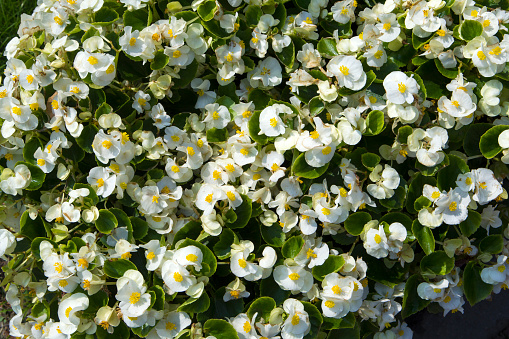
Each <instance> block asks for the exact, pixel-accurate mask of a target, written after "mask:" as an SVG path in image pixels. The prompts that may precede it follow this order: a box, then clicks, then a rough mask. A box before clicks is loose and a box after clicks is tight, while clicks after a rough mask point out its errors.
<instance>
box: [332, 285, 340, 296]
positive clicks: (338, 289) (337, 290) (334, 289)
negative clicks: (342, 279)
mask: <svg viewBox="0 0 509 339" xmlns="http://www.w3.org/2000/svg"><path fill="white" fill-rule="evenodd" d="M331 289H332V292H334V294H341V287H339V286H338V285H334V286H332V288H331Z"/></svg>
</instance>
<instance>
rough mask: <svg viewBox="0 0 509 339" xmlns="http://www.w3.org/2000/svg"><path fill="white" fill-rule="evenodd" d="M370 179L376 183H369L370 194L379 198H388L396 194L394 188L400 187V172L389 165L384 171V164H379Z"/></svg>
mask: <svg viewBox="0 0 509 339" xmlns="http://www.w3.org/2000/svg"><path fill="white" fill-rule="evenodd" d="M369 179H370V180H371V181H373V182H374V184H369V185H368V186H367V190H368V192H369V194H371V195H372V196H373V197H375V198H377V199H388V198H390V197H392V196H393V195H394V190H395V189H396V188H398V186H399V182H400V178H399V174H398V172H397V171H396V170H395V169H394V168H392V167H391V166H389V165H385V168H384V169H383V171H382V165H381V164H378V165H377V166H376V167H375V168H374V169H373V172H371V173H370V175H369Z"/></svg>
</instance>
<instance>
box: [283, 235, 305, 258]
mask: <svg viewBox="0 0 509 339" xmlns="http://www.w3.org/2000/svg"><path fill="white" fill-rule="evenodd" d="M303 246H304V239H303V238H302V237H301V236H298V235H297V236H293V237H291V238H290V239H288V240H287V241H285V243H284V244H283V247H282V248H281V253H282V254H283V257H285V258H295V256H296V255H297V254H299V252H300V251H301V249H302V247H303Z"/></svg>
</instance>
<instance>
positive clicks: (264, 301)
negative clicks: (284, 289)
mask: <svg viewBox="0 0 509 339" xmlns="http://www.w3.org/2000/svg"><path fill="white" fill-rule="evenodd" d="M274 308H276V302H275V301H274V299H272V298H271V297H260V298H258V299H256V300H255V301H253V302H252V303H251V305H250V306H249V308H248V309H247V312H246V314H247V316H248V318H249V319H253V316H254V314H255V313H258V314H257V315H256V321H260V318H263V319H264V320H265V321H268V320H269V318H270V312H271V311H272V310H273V309H274Z"/></svg>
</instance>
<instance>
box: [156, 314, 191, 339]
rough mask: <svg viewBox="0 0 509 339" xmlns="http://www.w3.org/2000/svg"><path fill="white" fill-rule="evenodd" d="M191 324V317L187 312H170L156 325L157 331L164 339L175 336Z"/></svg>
mask: <svg viewBox="0 0 509 339" xmlns="http://www.w3.org/2000/svg"><path fill="white" fill-rule="evenodd" d="M189 325H191V318H189V315H188V314H187V313H185V312H175V311H173V312H169V313H168V314H167V315H166V317H165V318H163V319H161V320H160V321H159V322H158V323H157V325H156V327H155V330H156V333H157V335H159V337H160V338H162V339H171V338H175V337H176V336H177V334H179V333H180V331H182V330H183V329H185V328H187V327H188V326H189Z"/></svg>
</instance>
